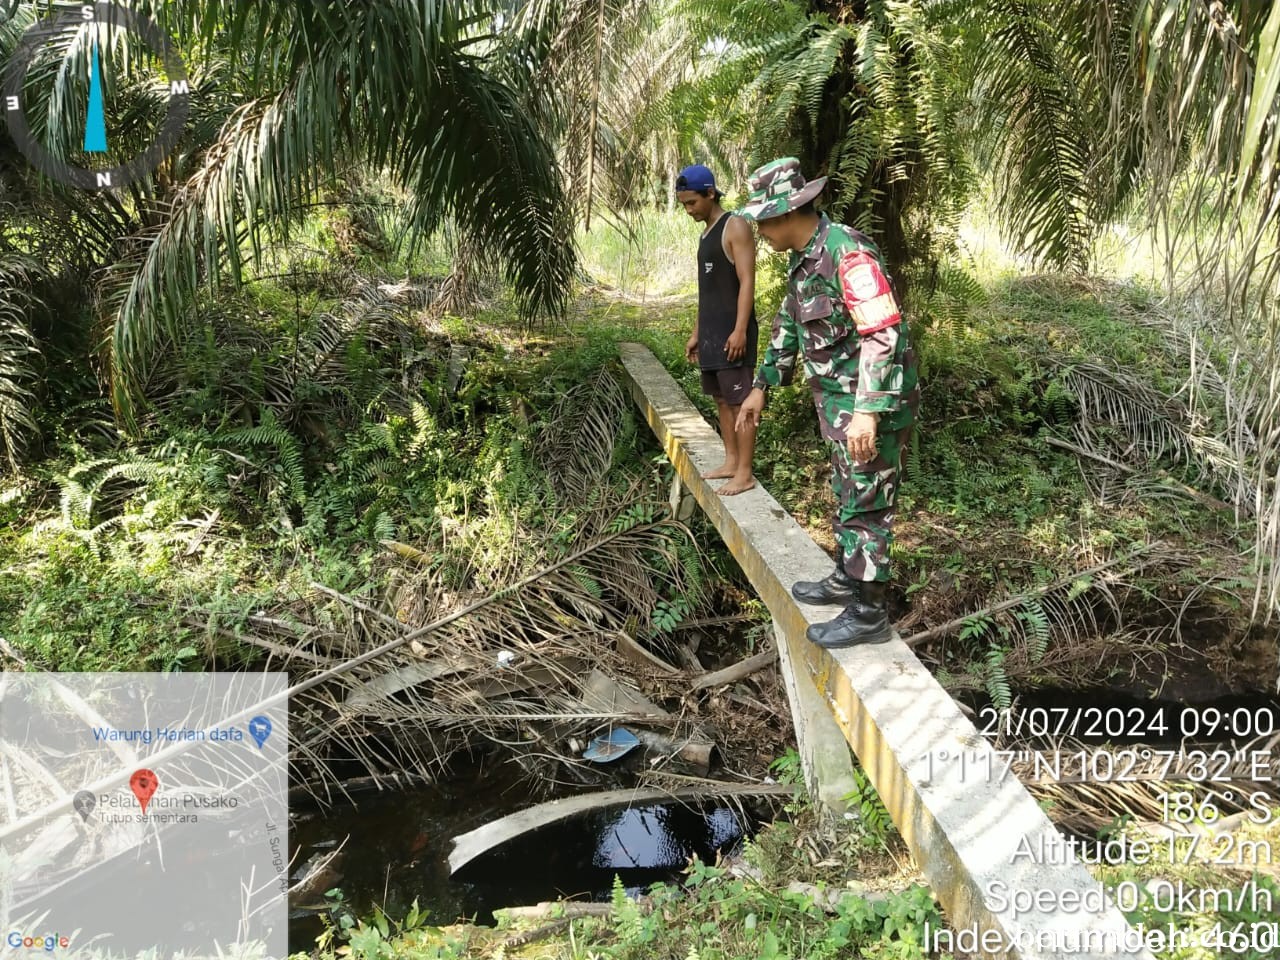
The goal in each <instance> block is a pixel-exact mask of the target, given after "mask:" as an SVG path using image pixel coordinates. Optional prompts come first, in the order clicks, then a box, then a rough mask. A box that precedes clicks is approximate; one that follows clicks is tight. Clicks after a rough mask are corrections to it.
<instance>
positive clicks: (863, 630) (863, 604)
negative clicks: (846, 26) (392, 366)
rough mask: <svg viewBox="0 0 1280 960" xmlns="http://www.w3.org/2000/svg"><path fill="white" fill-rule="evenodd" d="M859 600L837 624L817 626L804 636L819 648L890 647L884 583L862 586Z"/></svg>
mask: <svg viewBox="0 0 1280 960" xmlns="http://www.w3.org/2000/svg"><path fill="white" fill-rule="evenodd" d="M857 594H858V596H857V599H855V600H854V601H853V602H852V603H850V604H849V605H848V606H847V607H845V608H844V612H843V613H841V614H840V616H838V617H836V618H835V619H834V620H830V621H828V622H826V623H815V624H814V625H813V626H811V627H810V628H809V630H808V631H807V632H806V633H805V636H807V637H808V638H809V639H810V640H812V641H813V642H814V643H816V644H817V645H818V646H820V647H827V648H832V647H852V646H856V645H858V644H862V643H887V642H888V641H889V640H892V639H893V631H892V630H891V629H890V628H889V610H888V606H887V604H886V601H885V584H884V581H882V580H868V581H866V582H864V583H862V584H860V585H859V589H858V590H857Z"/></svg>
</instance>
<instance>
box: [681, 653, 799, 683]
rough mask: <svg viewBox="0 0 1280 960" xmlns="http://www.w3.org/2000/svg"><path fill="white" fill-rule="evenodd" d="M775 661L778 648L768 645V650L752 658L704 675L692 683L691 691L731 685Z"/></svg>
mask: <svg viewBox="0 0 1280 960" xmlns="http://www.w3.org/2000/svg"><path fill="white" fill-rule="evenodd" d="M777 659H778V648H777V647H775V646H773V645H772V644H770V646H769V649H767V650H764V651H761V652H760V653H757V654H756V655H755V656H754V657H748V658H747V659H746V660H740V661H738V662H737V663H735V664H731V665H730V666H727V667H725V668H724V669H723V670H713V671H712V672H711V673H704V674H703V675H702V676H700V677H698V678H697V679H696V680H694V681H693V689H694V690H705V689H706V688H707V687H718V686H721V685H723V684H726V683H733V681H735V680H741V679H742V678H743V677H749V676H751V674H753V673H755V672H756V671H757V670H763V669H764V668H765V667H767V666H769V665H770V664H771V663H773V662H774V661H775V660H777Z"/></svg>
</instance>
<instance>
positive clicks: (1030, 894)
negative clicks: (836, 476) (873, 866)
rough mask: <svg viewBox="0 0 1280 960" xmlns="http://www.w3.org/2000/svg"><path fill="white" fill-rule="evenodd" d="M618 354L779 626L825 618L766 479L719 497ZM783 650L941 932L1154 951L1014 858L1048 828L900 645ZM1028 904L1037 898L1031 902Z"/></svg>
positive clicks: (627, 354) (789, 630)
mask: <svg viewBox="0 0 1280 960" xmlns="http://www.w3.org/2000/svg"><path fill="white" fill-rule="evenodd" d="M619 352H620V353H621V356H622V363H623V367H624V369H625V371H626V375H627V379H628V380H629V386H630V389H631V393H632V396H633V397H634V399H635V402H636V404H637V405H638V406H639V408H640V410H641V412H642V413H643V415H644V417H645V419H646V420H647V421H648V423H649V425H650V427H652V428H653V431H654V433H655V434H656V435H657V437H658V439H659V440H660V441H661V442H662V445H663V448H664V449H665V450H666V453H667V456H668V457H669V458H670V460H671V462H672V464H673V465H674V466H675V469H676V472H677V473H678V475H679V477H680V479H681V480H682V481H683V482H684V484H685V485H686V486H687V487H688V488H689V490H690V491H691V492H692V494H693V496H694V498H695V499H696V500H697V502H698V504H699V506H701V508H702V509H703V511H704V512H705V513H706V515H707V517H708V518H709V519H710V520H711V522H712V523H713V524H714V525H715V527H716V529H717V530H719V531H720V535H721V536H722V537H723V538H724V542H725V544H726V545H727V546H728V548H729V550H730V552H731V553H732V554H733V556H734V558H735V559H736V560H737V561H738V563H739V564H740V565H741V567H742V569H743V571H744V573H745V574H746V575H747V578H748V579H749V580H750V581H751V583H752V585H753V586H754V587H755V588H756V591H757V592H758V593H759V595H760V597H761V598H762V599H763V600H764V602H765V605H766V606H767V607H768V608H769V611H770V613H771V614H772V615H773V618H774V621H775V624H776V625H777V626H778V628H779V629H780V631H781V632H782V634H785V635H786V636H787V637H790V638H796V637H799V638H803V636H804V632H805V629H806V628H807V626H808V624H809V623H811V622H820V621H823V620H828V619H830V618H831V617H832V616H833V615H834V613H835V612H836V610H835V608H823V607H805V606H801V605H799V604H797V603H796V602H795V601H794V600H793V599H792V598H791V594H790V587H791V584H792V583H794V582H795V581H796V580H817V579H821V578H822V577H824V576H826V574H827V573H828V572H830V569H831V558H830V557H828V556H827V554H826V553H825V552H824V551H823V550H822V549H821V548H820V547H818V545H817V544H816V543H814V542H813V540H812V539H811V538H810V537H809V535H808V534H807V533H806V532H805V531H804V530H803V529H802V528H801V527H800V525H799V524H797V523H796V522H795V520H793V519H792V518H791V516H790V515H789V514H788V513H787V512H786V511H785V510H783V509H782V507H781V506H780V505H779V504H778V502H777V501H776V500H774V499H773V497H772V496H770V495H769V493H768V492H767V491H765V490H764V489H763V487H762V486H757V487H756V489H754V490H749V491H747V492H746V493H744V494H741V495H739V496H736V497H721V496H719V495H718V494H717V493H716V492H715V488H714V486H713V485H712V484H711V483H709V482H707V481H705V480H703V479H702V478H701V476H700V472H701V471H702V470H708V469H710V468H712V467H713V466H715V465H716V464H717V463H719V462H720V461H719V457H720V454H721V452H722V447H721V444H720V439H719V437H718V436H717V434H716V432H715V431H714V430H713V429H712V428H711V426H710V425H709V424H708V423H707V422H706V421H705V420H704V419H703V418H702V416H701V414H699V413H698V411H697V409H696V408H695V407H694V406H693V404H692V403H690V402H689V400H688V398H687V397H685V395H684V393H683V391H681V389H680V387H679V386H678V385H677V384H676V382H675V380H673V379H672V378H671V376H670V374H668V373H667V371H666V370H665V369H664V368H663V366H662V365H661V364H660V363H659V362H658V361H657V359H656V358H655V357H654V356H653V354H652V353H650V352H649V350H648V349H646V348H645V347H643V346H640V345H639V344H620V345H619ZM765 416H766V417H767V416H768V412H767V411H766V413H765ZM757 479H758V478H757ZM792 650H793V651H795V652H799V654H800V655H799V656H798V657H795V660H796V661H797V666H796V668H795V669H796V672H797V673H798V674H799V676H798V677H797V678H796V683H799V682H800V681H801V680H803V679H804V673H806V672H807V673H808V674H809V675H810V677H811V678H812V682H813V684H814V685H815V688H816V690H817V691H818V692H819V693H820V694H821V696H822V698H823V700H824V701H825V703H826V704H827V706H828V708H829V710H830V713H831V716H832V717H833V718H834V719H835V721H836V723H837V724H838V725H839V727H840V729H841V730H842V732H843V734H844V737H845V739H846V740H847V741H848V744H849V746H851V747H852V748H853V750H854V752H855V753H856V754H857V755H858V759H859V761H860V762H861V764H862V767H863V769H864V770H865V771H866V773H867V776H868V777H869V779H870V780H871V782H872V784H874V785H875V788H876V790H877V791H878V792H879V794H880V797H881V799H882V800H883V801H884V804H885V806H886V808H887V809H888V811H889V814H890V816H891V817H892V818H893V822H894V824H895V825H896V826H897V828H898V830H899V832H900V833H901V834H902V837H903V839H904V840H905V841H906V843H907V846H908V847H909V848H910V850H911V852H912V855H913V856H914V857H915V860H916V863H917V864H918V865H919V866H920V868H921V870H922V871H923V872H924V874H925V876H926V877H927V878H928V879H929V883H930V885H931V886H932V889H933V892H934V895H935V896H936V897H937V898H938V900H939V902H941V903H942V905H943V907H944V909H945V910H946V912H947V917H948V920H949V923H950V929H951V930H954V931H965V930H973V931H976V932H977V934H978V936H980V937H983V936H985V938H986V943H985V944H979V947H978V949H977V950H975V951H974V952H976V953H978V954H980V955H982V956H999V957H1003V956H1017V957H1023V958H1028V960H1031V958H1034V960H1040V958H1044V960H1048V958H1051V957H1052V958H1060V957H1073V958H1074V957H1080V958H1084V957H1088V958H1102V957H1119V956H1125V957H1143V958H1146V957H1150V953H1148V952H1147V951H1146V950H1144V949H1142V948H1141V946H1140V944H1139V945H1138V946H1135V945H1134V939H1133V931H1131V930H1130V928H1129V926H1128V924H1127V922H1126V921H1125V918H1124V916H1123V915H1122V914H1121V913H1120V912H1119V910H1117V909H1116V908H1115V907H1114V906H1111V905H1110V901H1109V900H1108V899H1107V898H1105V897H1104V896H1103V895H1102V894H1103V891H1102V888H1101V885H1100V884H1099V883H1098V882H1097V881H1096V880H1094V879H1093V877H1092V876H1091V875H1090V874H1089V872H1088V871H1087V870H1086V869H1085V867H1084V866H1082V865H1080V864H1078V863H1075V862H1072V863H1067V864H1058V863H1045V862H1037V861H1038V859H1042V858H1031V857H1025V856H1020V855H1019V850H1020V845H1021V844H1022V843H1023V841H1024V840H1025V842H1026V843H1027V844H1028V845H1029V848H1030V849H1032V850H1053V849H1054V843H1055V841H1056V839H1057V836H1058V834H1057V830H1056V829H1055V828H1054V826H1053V824H1051V823H1050V822H1049V820H1048V818H1047V817H1046V816H1045V815H1044V813H1043V811H1041V809H1040V808H1039V806H1038V805H1037V804H1036V802H1035V800H1033V799H1032V797H1031V795H1030V794H1029V793H1027V791H1026V789H1025V788H1024V787H1023V786H1022V784H1021V783H1019V782H1018V780H1017V779H1016V778H1015V777H1014V776H1013V775H1012V774H1009V775H1008V776H1007V777H1005V778H1003V779H1001V778H1000V777H999V772H1000V770H1001V763H1000V761H999V759H998V758H996V757H995V756H994V754H993V751H992V750H991V748H990V746H989V744H988V743H987V741H986V740H985V739H984V738H983V737H982V736H981V735H979V733H978V731H977V730H976V729H975V728H974V726H973V724H972V723H971V722H970V721H969V720H968V718H967V717H965V715H964V714H963V713H961V712H960V709H959V708H958V707H957V706H956V704H955V702H954V701H953V700H952V699H951V697H950V696H949V695H948V694H947V692H946V691H945V690H943V689H942V687H940V686H939V685H938V682H937V681H936V680H935V679H934V678H933V675H932V674H931V673H929V671H928V670H926V669H925V668H924V666H923V665H922V664H921V663H920V661H919V660H918V659H917V658H916V656H915V655H914V654H913V653H912V652H911V650H910V649H909V648H908V647H907V646H906V645H905V644H903V643H902V642H901V641H900V640H894V641H892V642H890V643H887V644H884V645H882V646H876V647H863V648H856V647H855V648H852V649H847V650H839V651H835V652H834V656H833V655H832V654H830V653H828V652H827V651H825V650H823V649H821V648H820V647H817V646H814V645H813V644H811V643H808V642H802V644H800V645H799V648H798V651H797V647H796V645H792ZM784 663H785V661H784ZM794 709H795V708H794V707H793V710H794ZM798 732H799V731H798ZM961 758H963V760H961ZM987 771H991V773H990V774H988V772H987ZM1022 849H1026V848H1025V847H1023V848H1022ZM1015 898H1017V899H1015ZM1028 898H1038V899H1036V900H1035V901H1034V903H1033V904H1032V905H1030V906H1029V905H1028V904H1029V903H1031V901H1029V899H1028ZM1095 901H1096V902H1097V903H1098V904H1100V905H1101V906H1095V905H1094V903H1095ZM926 946H931V944H929V945H926ZM943 946H944V948H945V943H944V944H943ZM952 952H956V951H955V950H954V949H953V950H952Z"/></svg>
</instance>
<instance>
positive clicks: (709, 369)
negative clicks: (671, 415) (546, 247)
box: [676, 164, 759, 496]
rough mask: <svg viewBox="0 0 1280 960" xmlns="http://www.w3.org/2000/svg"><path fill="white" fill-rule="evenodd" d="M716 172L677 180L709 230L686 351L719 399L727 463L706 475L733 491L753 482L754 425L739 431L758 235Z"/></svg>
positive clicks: (701, 249) (750, 349) (749, 371)
mask: <svg viewBox="0 0 1280 960" xmlns="http://www.w3.org/2000/svg"><path fill="white" fill-rule="evenodd" d="M722 196H724V194H722V193H721V192H720V191H719V190H717V189H716V181H715V176H714V175H713V174H712V173H711V171H710V170H708V169H707V168H706V167H704V166H702V165H701V164H695V165H694V166H691V167H685V168H684V169H683V170H681V171H680V176H678V177H677V178H676V198H677V199H678V200H679V201H680V203H681V205H682V206H683V207H684V210H685V213H687V214H689V216H690V217H692V218H693V219H694V220H696V221H698V222H699V223H705V224H706V225H707V227H706V229H705V230H704V231H703V233H702V239H701V241H700V242H699V243H698V319H697V322H696V323H695V324H694V327H693V334H692V335H691V336H690V337H689V342H688V343H687V344H685V356H686V357H688V359H689V362H690V363H695V362H696V363H697V364H698V366H699V367H700V368H701V369H702V392H703V393H705V394H707V395H709V396H712V397H715V401H716V406H717V407H718V408H719V414H720V438H721V440H723V441H724V463H723V464H721V465H720V466H718V467H716V469H714V470H711V471H709V472H707V473H704V474H703V477H705V478H707V479H708V480H712V479H717V478H721V477H724V478H727V479H728V482H727V483H725V484H724V485H723V486H721V487H720V489H719V490H718V491H717V492H718V493H720V494H722V495H724V496H732V495H734V494H738V493H742V492H743V491H744V490H750V489H751V488H752V487H754V486H755V485H756V481H755V477H754V476H752V473H751V459H752V457H753V456H754V454H755V443H756V435H755V430H754V429H751V430H748V431H743V430H736V431H735V429H734V423H735V421H736V420H737V418H738V408H739V407H740V406H741V405H742V401H743V400H745V399H746V397H747V394H749V393H750V392H751V381H752V377H753V376H754V370H755V363H756V341H757V339H758V338H759V331H758V329H757V327H756V311H755V278H756V244H755V237H754V235H753V234H752V232H751V228H750V227H749V226H747V224H746V221H744V220H742V219H741V218H740V217H737V216H734V215H733V214H731V213H726V212H725V210H724V209H723V208H722V207H721V206H720V198H721V197H722Z"/></svg>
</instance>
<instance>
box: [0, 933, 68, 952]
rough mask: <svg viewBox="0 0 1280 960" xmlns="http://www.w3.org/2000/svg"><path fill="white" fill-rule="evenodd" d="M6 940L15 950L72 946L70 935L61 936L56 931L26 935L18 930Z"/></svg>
mask: <svg viewBox="0 0 1280 960" xmlns="http://www.w3.org/2000/svg"><path fill="white" fill-rule="evenodd" d="M4 941H5V943H7V944H9V946H11V947H13V948H14V949H15V950H16V949H18V948H19V947H26V948H27V949H28V950H47V951H49V952H52V951H53V949H54V948H55V947H62V948H63V949H66V948H67V947H69V946H71V938H70V937H64V936H60V935H59V934H56V933H55V934H53V935H52V936H43V937H24V936H23V935H22V934H20V933H19V932H18V931H17V930H14V931H13V932H12V933H10V934H9V935H8V936H7V937H5V938H4Z"/></svg>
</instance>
